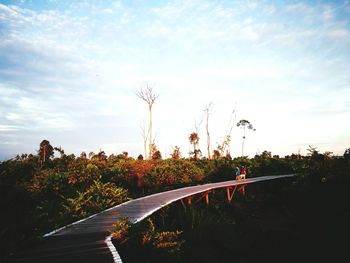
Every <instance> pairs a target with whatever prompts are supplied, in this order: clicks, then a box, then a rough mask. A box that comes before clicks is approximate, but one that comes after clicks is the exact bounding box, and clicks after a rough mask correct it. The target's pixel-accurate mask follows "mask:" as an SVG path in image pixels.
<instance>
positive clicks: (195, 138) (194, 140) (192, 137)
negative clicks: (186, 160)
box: [188, 132, 200, 160]
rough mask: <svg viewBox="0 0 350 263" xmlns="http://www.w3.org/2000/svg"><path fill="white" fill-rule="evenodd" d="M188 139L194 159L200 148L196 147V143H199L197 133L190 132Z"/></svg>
mask: <svg viewBox="0 0 350 263" xmlns="http://www.w3.org/2000/svg"><path fill="white" fill-rule="evenodd" d="M188 139H189V140H190V143H191V144H192V145H193V154H194V159H196V160H197V158H198V154H199V152H200V150H198V149H197V146H198V143H199V136H198V133H196V132H192V133H191V134H190V136H189V137H188Z"/></svg>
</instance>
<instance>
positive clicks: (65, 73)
mask: <svg viewBox="0 0 350 263" xmlns="http://www.w3.org/2000/svg"><path fill="white" fill-rule="evenodd" d="M349 68H350V3H349V1H339V2H336V1H329V2H327V1H304V2H303V1H300V2H299V1H204V0H201V1H195V0H194V1H54V0H52V1H34V0H33V1H1V0H0V94H1V96H0V159H4V158H10V157H12V156H14V155H15V154H17V153H24V152H26V153H30V152H35V150H36V149H37V148H38V145H39V143H40V141H41V140H43V139H48V140H49V141H50V142H51V144H52V145H54V146H62V148H63V149H65V150H66V152H67V153H75V154H79V153H80V152H81V151H86V152H90V151H94V152H98V151H99V150H100V149H102V150H105V151H106V152H107V153H109V154H110V153H120V152H122V151H128V152H129V153H130V154H131V155H132V156H137V155H138V154H140V153H143V143H142V135H141V128H140V127H142V125H143V123H144V122H146V124H147V121H148V115H147V106H146V105H145V103H143V102H142V101H141V100H140V99H138V98H137V97H136V95H135V92H136V91H137V90H138V89H139V88H140V87H143V86H144V85H145V83H149V84H150V85H152V86H153V87H154V90H155V91H156V92H157V93H159V94H160V96H159V98H158V99H157V101H156V103H155V105H154V133H155V142H156V144H157V146H158V148H159V149H160V150H161V152H162V153H163V155H165V156H168V155H169V154H170V152H171V151H172V147H174V146H175V145H178V146H180V150H181V152H182V154H183V155H184V156H187V153H188V151H189V143H188V136H189V134H190V133H191V132H193V131H194V130H195V123H197V124H198V125H199V135H200V138H201V144H200V146H201V149H202V151H203V153H204V152H205V142H206V137H205V130H204V121H203V120H204V112H203V109H204V107H205V105H208V104H209V103H212V108H211V115H210V120H209V122H210V123H209V127H210V133H211V144H212V145H211V146H212V148H213V149H214V148H216V146H217V144H218V143H220V142H221V141H222V138H223V136H224V134H225V132H226V129H227V126H228V123H229V119H230V114H231V112H232V110H233V108H234V107H236V114H235V118H236V119H235V121H236V122H238V121H239V120H240V119H248V120H249V121H251V122H252V123H253V125H254V126H255V127H256V129H257V130H256V131H255V132H249V133H248V134H247V140H246V146H245V147H246V148H245V153H246V154H249V155H250V156H253V155H254V154H256V153H261V152H262V151H264V150H269V151H272V153H273V154H280V155H285V154H290V153H293V152H294V153H297V152H298V151H300V152H301V153H306V149H307V148H308V145H313V146H314V147H317V148H318V149H319V150H320V151H326V150H327V151H332V152H334V153H335V154H343V152H344V150H345V149H346V148H349V147H350V122H349V119H350V74H349ZM201 121H202V122H201ZM231 136H232V142H231V152H232V155H233V156H238V155H239V154H240V149H241V137H242V131H241V130H240V129H238V128H237V127H235V128H234V129H233V130H232V134H231Z"/></svg>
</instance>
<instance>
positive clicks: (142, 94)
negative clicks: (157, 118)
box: [136, 83, 158, 158]
mask: <svg viewBox="0 0 350 263" xmlns="http://www.w3.org/2000/svg"><path fill="white" fill-rule="evenodd" d="M136 95H137V97H139V98H140V99H142V100H143V101H145V102H146V103H147V105H148V110H149V155H148V158H151V154H152V153H151V146H152V143H153V141H152V107H153V104H154V102H155V101H156V99H157V98H158V95H156V94H155V93H154V91H153V88H152V87H151V86H149V85H148V83H147V84H146V87H143V88H140V90H139V91H137V92H136Z"/></svg>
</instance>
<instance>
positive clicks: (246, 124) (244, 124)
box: [237, 119, 256, 157]
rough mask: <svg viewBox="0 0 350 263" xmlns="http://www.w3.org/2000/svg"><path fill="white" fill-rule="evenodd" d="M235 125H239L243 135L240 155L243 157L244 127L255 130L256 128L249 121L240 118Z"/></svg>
mask: <svg viewBox="0 0 350 263" xmlns="http://www.w3.org/2000/svg"><path fill="white" fill-rule="evenodd" d="M237 126H238V127H241V128H242V129H243V137H242V157H243V153H244V141H245V138H246V137H245V132H246V129H248V130H252V131H256V129H255V128H254V127H253V124H251V123H250V122H249V121H247V120H244V119H242V120H240V121H239V122H238V123H237Z"/></svg>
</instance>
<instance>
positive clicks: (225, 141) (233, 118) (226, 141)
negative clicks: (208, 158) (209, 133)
mask: <svg viewBox="0 0 350 263" xmlns="http://www.w3.org/2000/svg"><path fill="white" fill-rule="evenodd" d="M235 121H236V105H235V107H234V108H233V110H232V112H231V115H230V120H229V123H228V126H227V129H226V133H225V135H224V139H223V140H222V143H221V145H219V146H218V149H219V151H220V153H221V155H223V154H224V152H225V150H226V147H228V148H229V146H230V142H231V133H232V129H233V126H234V125H235ZM229 150H230V149H229ZM226 151H227V150H226Z"/></svg>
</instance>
